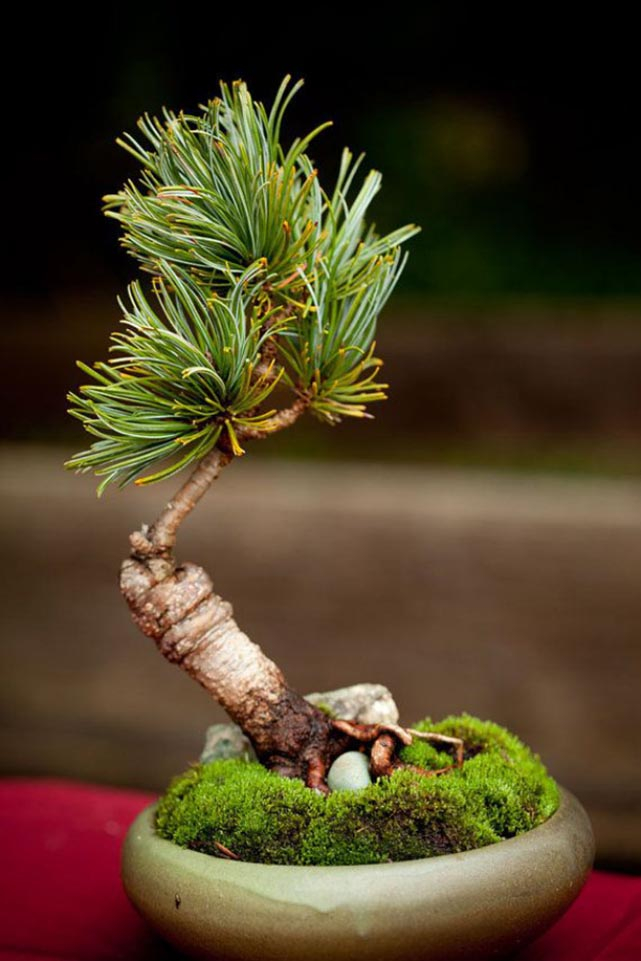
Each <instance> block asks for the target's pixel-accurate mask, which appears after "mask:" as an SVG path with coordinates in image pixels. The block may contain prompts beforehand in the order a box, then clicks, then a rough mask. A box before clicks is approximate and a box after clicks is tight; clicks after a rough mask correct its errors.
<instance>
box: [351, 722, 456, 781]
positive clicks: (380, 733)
mask: <svg viewBox="0 0 641 961" xmlns="http://www.w3.org/2000/svg"><path fill="white" fill-rule="evenodd" d="M332 725H333V727H334V728H335V729H336V730H338V731H340V732H341V733H343V734H346V735H347V736H348V737H349V738H350V739H352V740H354V741H356V742H357V743H358V744H371V748H370V771H371V773H372V775H373V776H374V778H376V779H378V778H380V777H389V775H390V774H392V773H393V772H394V771H401V770H409V771H414V772H415V773H416V774H420V775H422V776H423V777H436V776H437V775H439V774H446V773H447V772H448V771H453V770H454V769H455V768H460V767H462V766H463V757H464V747H465V746H464V743H463V741H462V740H461V738H460V737H449V736H448V735H447V734H437V733H436V732H435V731H416V730H415V729H414V728H404V727H401V726H400V725H398V724H356V723H355V722H353V721H345V720H342V719H338V720H333V721H332ZM415 737H416V738H420V739H421V740H423V741H436V742H438V743H441V744H447V745H448V746H449V747H451V748H454V751H455V762H454V764H449V765H448V766H447V767H442V768H437V769H434V770H428V769H425V768H421V767H417V766H416V765H415V764H405V763H404V762H403V761H401V760H400V759H399V758H398V756H397V754H398V749H399V747H400V745H408V744H411V743H412V741H413V739H414V738H415ZM346 750H349V746H348V747H347V748H346Z"/></svg>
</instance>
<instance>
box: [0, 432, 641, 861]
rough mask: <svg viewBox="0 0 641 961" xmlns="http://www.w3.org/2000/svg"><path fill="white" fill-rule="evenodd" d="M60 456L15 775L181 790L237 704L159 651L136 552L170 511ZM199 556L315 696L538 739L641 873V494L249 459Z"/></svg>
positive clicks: (43, 543)
mask: <svg viewBox="0 0 641 961" xmlns="http://www.w3.org/2000/svg"><path fill="white" fill-rule="evenodd" d="M65 453H66V452H64V451H62V450H59V449H57V448H49V449H47V448H30V447H26V446H23V447H19V446H17V447H13V448H5V449H4V452H3V457H2V480H1V487H0V490H1V492H2V497H1V500H0V504H1V513H0V518H1V521H0V522H1V525H2V539H3V557H4V561H5V565H4V568H5V570H4V574H3V577H2V581H1V584H2V610H3V657H2V664H3V667H2V708H1V710H2V721H3V724H2V732H1V735H0V738H1V740H0V769H1V770H2V771H4V772H6V773H8V772H13V773H48V774H51V773H57V774H65V775H71V776H76V777H81V778H85V779H88V780H95V781H101V782H114V783H119V784H123V785H138V786H145V787H152V788H156V787H157V788H160V787H162V786H163V785H164V784H165V783H166V781H167V779H168V778H169V777H170V776H171V775H172V774H174V773H176V772H177V771H178V770H180V769H181V768H183V767H184V766H185V765H186V764H187V763H188V762H189V761H190V760H191V759H194V758H196V757H197V755H198V753H199V749H200V744H201V740H202V734H203V730H204V728H205V727H206V725H207V724H209V723H211V722H212V721H216V720H222V719H223V715H222V712H221V711H220V709H219V708H218V707H217V706H216V705H215V704H213V703H211V702H210V701H209V699H208V698H207V696H206V694H205V693H204V692H203V691H201V690H200V689H198V688H197V687H196V685H194V684H193V682H191V681H190V680H189V679H188V678H187V677H186V676H183V675H182V673H181V672H180V671H178V670H176V669H175V668H173V667H172V666H171V665H169V664H167V663H166V662H165V661H164V660H163V658H161V657H160V656H159V655H158V653H157V652H156V651H155V650H154V647H153V644H152V643H151V642H149V641H147V640H145V639H144V638H143V637H142V636H139V635H138V634H137V632H136V631H135V629H134V628H133V626H132V625H131V624H130V622H129V616H128V613H127V611H126V609H125V606H124V603H123V602H122V601H121V599H120V598H119V595H118V587H117V576H116V575H117V569H118V566H119V562H120V559H121V557H122V556H123V554H124V552H125V550H126V542H127V533H128V532H129V530H130V529H133V528H134V527H136V526H138V525H139V524H140V523H141V522H142V521H143V520H151V519H152V518H153V516H154V514H155V512H156V511H157V510H158V508H159V507H160V506H161V505H162V503H163V501H164V500H166V499H167V497H168V496H169V495H170V494H171V492H172V489H171V482H169V484H166V485H164V486H162V487H156V488H155V489H149V490H148V491H144V492H141V491H139V490H128V491H126V492H124V493H117V492H114V493H111V494H108V495H106V496H105V497H104V498H103V500H102V501H101V502H98V501H96V498H95V494H94V484H93V482H92V480H91V479H89V478H77V477H74V476H72V475H69V474H66V473H64V472H63V471H62V469H61V466H60V465H61V462H62V460H63V459H64V456H65ZM179 555H180V556H182V557H184V558H185V559H191V560H195V561H199V562H202V563H203V564H204V565H205V566H206V567H207V568H208V569H209V570H210V573H211V574H212V576H213V580H214V585H215V588H216V590H217V591H218V592H219V593H222V594H223V595H224V596H225V597H228V598H229V599H231V600H232V601H233V602H234V606H235V611H236V616H237V619H238V621H239V623H240V625H241V627H243V628H244V629H245V630H246V631H247V632H248V633H249V634H250V636H252V638H253V639H254V640H257V641H258V642H259V643H261V645H263V646H264V648H265V650H266V652H267V653H268V654H269V655H270V656H271V657H273V658H274V659H275V660H276V662H277V663H278V664H279V665H280V666H281V667H282V668H283V669H284V670H285V672H286V674H287V676H288V678H289V679H290V681H291V682H292V683H293V685H294V686H296V687H297V688H299V689H300V690H303V691H305V690H312V689H315V690H322V689H327V688H331V687H338V686H342V685H345V684H349V683H352V682H355V681H363V680H368V681H381V682H383V683H386V684H387V685H388V686H389V687H390V688H391V689H392V691H393V692H394V694H395V696H396V699H397V701H398V704H399V706H400V709H401V714H402V717H403V719H404V720H405V721H408V722H411V721H414V720H416V719H417V718H419V717H421V716H424V715H425V714H428V713H430V714H431V715H432V716H434V717H440V716H443V715H444V714H447V713H449V712H459V711H463V710H468V711H470V712H471V713H474V714H478V715H479V716H481V717H491V718H493V719H494V720H496V721H499V722H500V723H503V724H506V725H507V726H509V727H511V728H512V729H513V730H515V731H516V732H517V733H518V734H520V735H521V736H522V737H523V738H524V739H525V740H526V741H528V742H529V743H530V744H531V745H532V747H534V748H535V749H536V750H537V751H539V752H540V753H541V755H542V756H543V757H544V759H545V760H546V762H547V763H548V765H549V767H550V769H551V771H552V773H553V774H554V775H555V776H556V777H558V778H559V780H561V781H562V782H563V783H564V784H565V785H566V786H568V787H569V788H570V789H572V790H573V791H574V792H575V793H577V794H578V796H579V797H580V798H581V800H582V801H583V802H584V803H585V804H586V806H587V808H588V810H589V812H590V814H591V816H592V818H593V820H594V822H595V826H596V829H597V836H598V842H599V852H600V855H601V857H602V858H605V859H606V860H612V861H616V862H624V861H625V862H629V863H637V864H639V865H641V823H640V822H641V817H640V816H639V813H640V811H641V764H640V761H639V759H640V758H641V723H640V722H641V706H640V702H641V640H640V637H641V482H637V481H629V482H625V481H602V480H596V479H591V480H565V479H561V478H552V477H548V478H546V477H537V478H530V477H527V476H521V477H510V476H507V475H491V474H484V473H480V472H469V473H458V472H453V471H434V470H427V469H422V468H407V467H401V466H399V467H394V466H392V465H386V466H377V465H365V466H357V465H351V466H350V465H302V464H297V465H292V464H288V463H283V462H278V463H276V462H274V463H265V462H258V461H254V462H253V463H252V462H251V458H250V457H248V458H247V459H246V461H241V462H239V463H237V464H234V465H232V467H231V468H229V470H228V471H227V472H226V473H225V476H223V478H222V479H221V480H220V481H219V482H217V484H216V487H215V489H214V491H213V492H212V493H211V494H210V495H208V497H207V498H206V500H205V502H204V503H203V504H202V505H200V507H199V509H198V511H197V512H196V514H195V515H194V516H193V518H191V519H190V520H189V521H188V522H187V524H186V527H185V530H184V532H183V533H182V535H181V538H180V541H179Z"/></svg>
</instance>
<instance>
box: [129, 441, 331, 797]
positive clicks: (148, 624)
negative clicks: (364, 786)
mask: <svg viewBox="0 0 641 961" xmlns="http://www.w3.org/2000/svg"><path fill="white" fill-rule="evenodd" d="M229 460H230V457H229V456H228V455H227V454H225V453H223V452H221V451H218V450H217V451H214V452H212V454H210V455H209V456H208V457H207V458H205V459H204V460H203V461H201V463H200V464H199V466H198V467H197V468H196V471H195V472H194V474H193V475H192V477H191V478H190V479H189V480H188V481H187V482H186V484H185V485H184V486H183V487H182V488H181V490H180V491H179V492H178V494H177V495H176V497H175V498H174V499H173V501H170V503H169V504H168V505H167V507H166V509H165V510H164V511H163V513H162V514H161V515H160V517H159V518H158V520H157V521H156V523H155V524H154V526H153V527H152V528H150V529H145V528H143V530H142V531H137V532H135V533H134V534H132V535H131V546H132V553H131V556H130V557H129V558H128V559H127V560H126V561H124V563H123V565H122V569H121V576H120V587H121V590H122V593H123V595H124V597H125V599H126V601H127V603H128V605H129V608H130V610H131V613H132V616H133V618H134V621H135V622H136V624H137V625H138V626H139V628H140V629H141V631H142V632H143V633H144V634H146V635H147V636H148V637H151V638H153V639H154V641H155V642H156V644H157V646H158V648H159V650H160V652H161V653H162V654H163V655H164V656H165V657H166V658H167V659H168V660H169V661H172V662H173V663H175V664H178V665H179V666H180V667H182V668H183V670H185V671H186V672H187V673H188V674H189V675H190V676H191V677H193V678H194V680H196V681H198V683H199V684H201V685H202V686H203V687H204V688H205V689H206V690H207V691H209V693H210V694H212V695H213V697H215V698H216V700H217V701H218V702H219V703H220V704H221V705H222V706H223V707H224V708H225V710H226V711H227V713H228V714H229V716H230V717H231V718H232V720H233V721H235V722H236V724H238V725H239V726H240V727H241V728H242V730H243V732H244V733H245V734H246V736H247V737H248V738H249V739H250V741H251V742H252V744H253V746H254V748H255V750H256V754H257V756H258V758H259V759H260V760H261V761H262V763H263V764H265V765H266V766H267V767H269V768H271V769H274V770H276V771H278V772H279V773H280V774H283V775H286V776H289V777H300V778H303V779H304V780H305V781H306V783H307V784H308V785H309V786H310V787H316V788H319V789H321V790H322V789H324V785H325V780H324V779H325V772H326V770H327V767H328V766H329V764H330V763H331V761H332V760H333V758H334V757H335V756H336V755H337V754H338V753H340V751H341V749H342V748H343V744H342V742H343V741H344V736H343V737H341V735H340V733H339V732H337V731H336V730H335V729H334V728H333V726H332V724H331V722H330V720H329V718H328V717H327V716H326V715H325V714H324V713H323V712H322V711H320V710H319V709H318V708H316V707H314V706H313V705H312V704H310V703H309V702H308V701H306V700H305V699H304V698H303V697H302V696H301V695H300V694H297V693H296V691H294V690H292V688H290V687H289V685H288V684H287V682H286V681H285V678H284V676H283V674H282V672H281V670H280V669H279V668H278V667H277V666H276V664H274V662H273V661H271V660H270V659H269V658H268V657H266V656H265V654H263V652H262V651H261V649H260V647H259V646H258V645H257V644H254V643H253V642H252V641H250V639H249V638H248V637H247V635H246V634H244V633H243V632H242V631H241V630H240V628H239V627H238V625H237V623H236V621H235V620H234V617H233V610H232V607H231V605H230V604H229V603H228V602H227V601H224V600H222V598H220V597H218V595H217V594H215V593H214V589H213V584H212V582H211V579H210V578H209V576H208V575H207V573H206V572H205V571H204V570H203V569H202V568H201V567H198V566H197V565H195V564H189V563H187V564H182V565H180V566H176V564H175V561H174V558H173V546H174V543H175V538H176V532H177V530H178V526H179V525H180V523H181V521H182V520H183V519H184V517H185V516H186V515H187V514H188V513H189V511H190V510H191V509H192V508H193V507H194V506H195V504H196V502H197V501H198V500H199V499H200V497H201V496H202V495H203V493H204V492H205V491H206V490H207V488H208V487H209V485H210V484H211V482H212V481H213V480H215V478H216V477H217V476H218V474H219V473H220V470H221V469H222V467H223V466H225V464H226V463H228V462H229Z"/></svg>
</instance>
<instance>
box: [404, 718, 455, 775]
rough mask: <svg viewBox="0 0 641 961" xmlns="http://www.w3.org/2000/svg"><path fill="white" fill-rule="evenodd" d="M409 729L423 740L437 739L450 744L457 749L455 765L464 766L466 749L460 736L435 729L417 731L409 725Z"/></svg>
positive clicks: (413, 734)
mask: <svg viewBox="0 0 641 961" xmlns="http://www.w3.org/2000/svg"><path fill="white" fill-rule="evenodd" d="M407 731H408V733H409V734H411V735H412V737H417V738H419V739H420V740H421V741H436V742H437V743H440V744H449V745H450V746H451V747H453V748H454V749H455V752H456V755H455V756H456V765H455V766H456V767H463V753H464V750H465V744H464V743H463V741H462V740H461V738H460V737H450V736H449V735H447V734H437V733H436V732H435V731H415V730H414V728H412V727H408V729H407ZM448 770H449V769H448Z"/></svg>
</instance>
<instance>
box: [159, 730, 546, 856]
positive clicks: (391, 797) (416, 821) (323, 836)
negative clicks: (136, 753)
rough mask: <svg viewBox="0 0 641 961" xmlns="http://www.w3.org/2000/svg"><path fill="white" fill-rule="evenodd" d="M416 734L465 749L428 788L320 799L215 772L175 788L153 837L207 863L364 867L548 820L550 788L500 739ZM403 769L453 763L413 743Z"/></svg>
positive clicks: (245, 772)
mask: <svg viewBox="0 0 641 961" xmlns="http://www.w3.org/2000/svg"><path fill="white" fill-rule="evenodd" d="M415 727H416V728H417V730H431V731H436V732H439V733H441V734H448V735H452V736H455V737H462V738H463V739H464V741H465V746H466V751H465V758H466V759H465V763H464V765H463V767H462V768H461V769H460V770H458V769H457V770H452V771H450V772H448V773H447V774H443V775H439V776H438V777H434V778H425V777H422V776H421V775H420V774H417V773H416V772H413V771H411V770H401V771H397V772H395V773H394V774H393V775H392V776H391V777H389V778H381V779H380V780H379V781H377V782H376V783H375V784H372V785H371V786H370V787H367V788H365V789H364V790H362V791H356V792H351V791H344V792H336V793H334V794H330V795H329V796H328V797H321V796H320V795H318V794H316V793H315V792H314V791H310V790H309V789H308V788H306V787H305V786H304V785H303V784H302V782H300V781H294V780H288V779H285V778H281V777H279V776H278V775H276V774H272V773H271V772H269V771H267V770H265V768H263V767H262V766H261V765H260V764H258V763H257V762H252V761H247V760H244V759H233V760H219V761H212V762H210V763H208V764H201V765H197V766H195V767H193V768H191V769H190V770H189V771H187V772H186V773H185V774H183V775H181V776H180V777H178V778H175V779H174V781H173V782H172V783H171V785H170V786H169V789H168V790H167V793H166V794H165V795H164V797H163V798H162V799H161V801H160V803H159V806H158V813H157V821H156V824H157V830H158V833H159V834H160V835H161V837H164V838H167V839H168V840H171V841H174V842H175V843H176V844H179V845H182V846H183V847H189V848H193V849H194V850H197V851H203V852H205V853H207V854H213V855H218V854H219V853H220V852H219V849H218V848H217V847H216V844H215V843H214V842H219V843H220V844H223V845H225V846H226V847H228V848H229V849H230V850H232V851H233V852H234V853H235V854H237V855H238V856H239V857H240V858H242V859H243V860H245V861H257V862H262V863H265V864H369V863H378V862H383V861H405V860H408V859H412V858H424V857H431V856H433V855H438V854H447V853H451V852H455V851H466V850H470V849H471V848H476V847H483V846H484V845H486V844H492V843H494V842H496V841H500V840H502V839H504V838H509V837H513V836H514V835H516V834H520V833H522V832H524V831H528V830H530V829H531V828H532V827H535V826H536V825H537V824H540V823H541V822H542V821H544V820H546V818H548V817H549V816H550V815H551V814H553V813H554V811H555V810H556V808H557V806H558V791H557V787H556V784H555V783H554V781H553V780H552V779H551V778H550V777H549V776H548V775H547V774H546V771H545V768H544V767H543V765H542V764H541V762H540V760H539V758H538V757H536V756H535V755H533V754H532V752H531V751H530V750H529V749H528V748H527V747H526V746H525V745H524V744H523V743H522V742H521V741H519V739H518V738H516V737H515V736H514V735H513V734H510V733H509V732H508V731H506V730H505V729H504V728H501V727H499V726H498V725H497V724H493V723H491V722H488V721H480V720H478V719H477V718H473V717H470V716H469V715H463V716H462V717H448V718H445V720H443V721H440V722H438V723H436V724H433V723H432V722H431V721H430V720H429V719H425V720H424V721H421V722H420V723H419V724H417V725H415ZM401 757H402V759H403V760H404V761H406V762H407V763H411V764H415V765H417V766H419V767H423V768H428V769H434V768H438V767H444V766H446V765H447V764H448V763H450V762H451V756H450V754H449V753H448V752H443V751H440V750H437V749H436V748H435V747H434V746H433V745H432V744H429V743H427V742H424V741H418V740H415V741H414V743H413V744H412V745H410V746H409V747H406V748H403V750H402V752H401Z"/></svg>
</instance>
